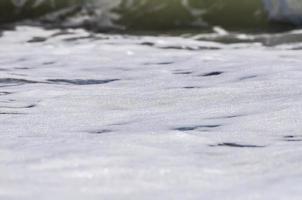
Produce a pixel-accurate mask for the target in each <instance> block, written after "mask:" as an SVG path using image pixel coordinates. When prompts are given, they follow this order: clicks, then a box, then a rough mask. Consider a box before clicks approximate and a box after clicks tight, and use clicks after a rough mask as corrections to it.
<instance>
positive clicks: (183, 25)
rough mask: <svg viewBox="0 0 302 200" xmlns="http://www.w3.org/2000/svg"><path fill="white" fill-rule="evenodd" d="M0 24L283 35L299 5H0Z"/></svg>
mask: <svg viewBox="0 0 302 200" xmlns="http://www.w3.org/2000/svg"><path fill="white" fill-rule="evenodd" d="M0 23H1V25H2V26H3V25H7V24H12V23H27V24H39V25H43V26H50V27H52V26H56V27H85V28H87V29H91V30H94V31H100V32H105V31H112V30H114V31H193V32H194V31H197V32H200V31H202V32H203V31H205V32H206V31H209V30H212V28H213V27H216V26H219V27H222V28H223V29H226V30H232V31H238V30H239V31H243V32H270V31H273V32H275V31H277V32H278V31H284V30H289V29H293V28H295V27H299V26H300V25H301V24H302V1H299V0H2V1H0Z"/></svg>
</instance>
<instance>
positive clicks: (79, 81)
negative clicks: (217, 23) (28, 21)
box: [0, 27, 302, 200]
mask: <svg viewBox="0 0 302 200" xmlns="http://www.w3.org/2000/svg"><path fill="white" fill-rule="evenodd" d="M69 33H70V34H67V35H66V34H65V35H60V34H57V31H56V30H54V31H45V30H42V29H39V28H31V27H20V28H18V29H17V30H16V31H11V32H5V33H4V35H3V37H1V38H0V70H1V74H0V80H1V83H0V113H1V114H0V133H1V134H0V198H1V199H24V200H26V199H232V200H236V199H238V200H239V199H263V200H266V199H280V200H281V199H300V197H301V190H300V185H299V183H300V182H301V173H302V171H301V167H300V166H301V164H302V160H301V151H302V147H301V145H300V143H301V142H300V140H301V139H302V137H301V133H300V132H301V128H302V125H301V124H302V123H301V119H302V116H301V113H302V103H301V102H302V95H301V90H302V84H301V80H302V79H301V64H302V61H301V56H302V55H301V54H302V53H301V51H299V50H297V51H293V50H288V49H289V48H279V47H278V48H276V47H270V48H266V47H263V46H259V45H244V46H240V45H237V46H236V45H223V44H218V43H214V42H204V41H196V40H192V39H184V38H178V37H137V36H121V35H115V36H109V35H95V36H93V37H91V38H89V33H86V32H85V31H82V30H78V31H72V30H70V31H69ZM87 36H88V37H87ZM33 37H36V41H37V37H40V38H41V37H44V38H45V39H46V41H45V42H33V41H34V40H32V38H33ZM85 37H86V39H85ZM77 38H78V39H77ZM79 38H82V39H79ZM30 40H31V41H32V42H31V43H28V42H27V41H30ZM129 52H131V54H129ZM218 72H221V73H222V72H223V73H222V74H220V75H219V73H218ZM211 73H212V76H211ZM215 73H216V75H215ZM108 79H119V80H118V81H113V82H109V83H107V84H101V82H98V81H101V80H108ZM51 80H53V81H51ZM93 81H94V82H93ZM5 113H6V114H5ZM236 145H237V146H236ZM244 146H245V148H243V147H244Z"/></svg>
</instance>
